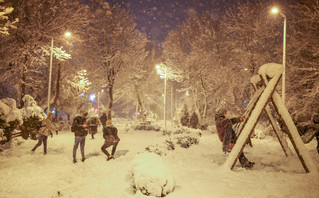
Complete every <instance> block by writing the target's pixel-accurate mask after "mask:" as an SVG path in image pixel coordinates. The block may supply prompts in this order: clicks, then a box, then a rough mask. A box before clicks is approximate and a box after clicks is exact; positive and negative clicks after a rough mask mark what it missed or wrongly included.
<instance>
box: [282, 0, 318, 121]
mask: <svg viewBox="0 0 319 198" xmlns="http://www.w3.org/2000/svg"><path fill="white" fill-rule="evenodd" d="M289 5H290V6H289V8H290V10H291V12H289V13H287V14H288V15H287V18H288V19H289V20H288V22H289V23H288V31H287V52H288V53H287V60H288V61H287V62H288V64H287V66H286V73H287V82H286V84H287V97H286V98H287V105H288V107H289V111H290V112H291V113H292V115H293V117H294V118H295V120H296V121H297V122H310V121H311V119H312V115H313V114H314V113H318V112H319V101H318V97H319V41H318V39H316V38H318V28H319V21H318V18H319V1H318V0H303V1H299V2H297V3H293V4H289Z"/></svg>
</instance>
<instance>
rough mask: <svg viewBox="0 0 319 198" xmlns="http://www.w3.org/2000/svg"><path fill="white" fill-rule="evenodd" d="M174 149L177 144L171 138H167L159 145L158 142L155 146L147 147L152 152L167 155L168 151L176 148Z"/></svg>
mask: <svg viewBox="0 0 319 198" xmlns="http://www.w3.org/2000/svg"><path fill="white" fill-rule="evenodd" d="M174 149H175V145H174V143H173V142H172V141H170V140H166V141H165V142H163V143H162V144H160V145H158V144H156V145H155V146H154V145H149V146H147V147H146V148H145V150H146V151H148V152H151V153H156V154H158V155H160V156H162V155H166V151H169V150H174Z"/></svg>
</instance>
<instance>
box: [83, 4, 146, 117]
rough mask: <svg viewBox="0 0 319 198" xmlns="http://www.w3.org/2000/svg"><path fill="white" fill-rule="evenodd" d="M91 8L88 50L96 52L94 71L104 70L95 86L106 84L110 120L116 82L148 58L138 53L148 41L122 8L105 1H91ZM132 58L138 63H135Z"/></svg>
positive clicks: (93, 63) (99, 74)
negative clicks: (130, 68) (124, 73)
mask: <svg viewBox="0 0 319 198" xmlns="http://www.w3.org/2000/svg"><path fill="white" fill-rule="evenodd" d="M89 7H90V11H91V13H92V15H91V19H92V23H91V24H90V27H89V28H88V33H89V35H91V38H90V43H89V45H90V46H89V49H94V52H93V53H92V57H93V60H94V62H93V61H92V65H94V68H92V70H91V71H96V70H97V69H99V70H100V71H101V72H99V73H98V76H95V78H94V79H95V80H94V82H93V84H104V85H105V86H106V87H107V90H108V91H107V93H108V95H109V100H108V118H111V117H112V114H111V112H112V108H113V103H114V88H115V87H114V86H115V82H116V79H117V77H118V76H119V74H120V73H121V72H123V71H124V70H126V71H128V70H129V69H127V68H128V67H129V66H130V65H136V63H137V61H139V60H142V59H143V57H145V56H146V55H145V54H142V53H139V52H137V51H135V50H143V51H144V49H143V47H144V46H145V44H146V42H147V41H146V39H145V38H143V37H144V36H142V35H141V34H140V33H139V31H137V30H136V24H135V23H134V18H133V17H132V16H131V15H130V14H129V12H128V11H127V10H125V9H123V8H121V7H120V6H119V5H114V6H113V7H110V6H109V4H108V3H106V2H103V1H100V0H92V1H90V2H89ZM138 42H141V43H138ZM93 55H94V56H93ZM139 56H142V58H140V57H139ZM133 58H134V59H136V61H134V60H132V59H133ZM96 79H97V80H96ZM97 81H100V82H97ZM101 82H102V83H101Z"/></svg>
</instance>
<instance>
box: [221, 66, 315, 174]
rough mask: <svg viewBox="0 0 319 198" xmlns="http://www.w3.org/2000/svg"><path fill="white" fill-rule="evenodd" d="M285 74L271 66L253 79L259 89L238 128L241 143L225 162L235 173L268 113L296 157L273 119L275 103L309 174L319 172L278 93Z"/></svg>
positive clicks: (285, 146)
mask: <svg viewBox="0 0 319 198" xmlns="http://www.w3.org/2000/svg"><path fill="white" fill-rule="evenodd" d="M282 70H283V69H282V65H280V64H275V63H268V64H265V65H263V66H261V67H260V69H259V72H258V73H259V75H255V76H253V77H252V78H251V83H252V85H253V87H254V89H255V93H254V95H253V96H252V98H251V101H250V103H249V104H248V106H247V109H246V112H245V114H244V116H245V117H246V119H245V120H244V121H243V122H241V123H240V124H239V125H238V126H237V129H236V131H237V142H236V144H235V146H234V148H233V149H232V151H231V153H230V154H229V157H228V158H227V160H226V162H225V165H226V166H227V167H228V168H230V169H231V170H233V168H234V166H235V165H236V162H237V160H238V158H239V156H240V154H241V153H242V152H243V150H244V147H245V145H246V144H247V143H248V142H250V136H251V135H252V133H253V131H254V129H255V126H256V124H257V122H258V120H259V118H260V116H261V114H262V112H263V111H264V112H265V113H266V115H267V117H268V119H269V121H270V123H271V125H272V128H273V130H274V132H275V134H276V137H277V139H278V141H279V143H280V145H281V148H282V150H283V151H284V153H285V155H286V156H291V155H293V154H292V152H291V150H290V149H289V147H288V143H287V142H286V140H285V139H284V138H283V137H282V136H281V135H280V132H281V130H280V128H279V126H278V124H277V121H276V119H275V118H274V116H273V115H272V112H271V109H270V106H269V103H272V105H273V107H274V109H275V111H276V113H277V114H278V117H279V119H280V120H281V122H282V124H283V125H284V127H285V129H286V130H285V132H286V133H287V135H288V137H289V139H290V141H291V143H292V145H293V148H294V150H295V152H296V154H297V156H298V158H299V160H300V162H301V164H302V166H303V168H304V170H305V172H306V173H309V172H315V171H317V170H316V166H315V164H314V162H313V161H312V159H311V158H310V156H309V154H308V152H307V151H306V148H305V146H304V143H303V141H302V139H301V137H300V135H299V133H298V130H297V127H296V126H295V124H294V122H293V119H292V118H291V116H290V114H289V112H288V109H287V108H286V106H285V104H284V103H283V101H282V99H281V97H280V95H279V94H278V92H277V91H276V86H277V84H278V82H279V80H280V78H281V76H282Z"/></svg>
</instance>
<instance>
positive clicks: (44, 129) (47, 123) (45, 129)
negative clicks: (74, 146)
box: [31, 112, 57, 155]
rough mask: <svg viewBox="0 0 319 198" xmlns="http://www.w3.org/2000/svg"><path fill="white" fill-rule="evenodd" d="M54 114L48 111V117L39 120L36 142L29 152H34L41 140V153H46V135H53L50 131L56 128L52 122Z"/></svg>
mask: <svg viewBox="0 0 319 198" xmlns="http://www.w3.org/2000/svg"><path fill="white" fill-rule="evenodd" d="M53 116H54V114H53V113H52V112H49V113H48V117H47V118H46V119H44V120H42V122H41V126H40V129H39V130H38V143H37V144H36V145H35V146H34V147H33V149H32V150H31V153H34V151H35V150H36V149H37V148H38V147H39V146H41V144H42V142H43V154H44V155H46V154H47V140H48V136H49V135H51V138H52V137H53V133H52V131H57V129H56V128H55V127H54V125H53V123H52V119H53Z"/></svg>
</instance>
